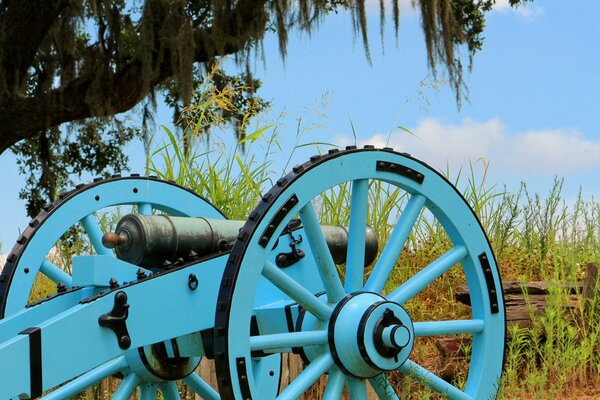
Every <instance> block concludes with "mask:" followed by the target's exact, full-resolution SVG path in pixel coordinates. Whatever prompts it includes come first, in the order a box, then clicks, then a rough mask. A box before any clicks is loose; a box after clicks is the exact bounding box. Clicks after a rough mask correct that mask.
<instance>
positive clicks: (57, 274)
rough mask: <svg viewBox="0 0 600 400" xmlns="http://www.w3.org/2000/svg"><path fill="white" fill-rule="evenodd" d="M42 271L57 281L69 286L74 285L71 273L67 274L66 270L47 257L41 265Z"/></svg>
mask: <svg viewBox="0 0 600 400" xmlns="http://www.w3.org/2000/svg"><path fill="white" fill-rule="evenodd" d="M40 272H41V273H42V274H44V275H46V276H47V277H48V278H49V279H50V280H52V281H54V282H55V283H58V282H62V283H64V284H65V286H66V287H68V288H70V287H72V286H73V278H71V275H69V274H67V273H66V272H65V271H63V270H62V269H61V268H59V267H58V266H57V265H55V264H53V263H51V262H50V261H48V259H46V258H44V261H43V262H42V265H41V266H40Z"/></svg>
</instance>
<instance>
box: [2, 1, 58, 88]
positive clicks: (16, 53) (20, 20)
mask: <svg viewBox="0 0 600 400" xmlns="http://www.w3.org/2000/svg"><path fill="white" fill-rule="evenodd" d="M69 4H70V0H27V1H23V0H5V1H4V4H3V5H4V7H3V8H2V9H0V32H1V33H0V49H2V51H0V71H1V72H2V73H1V74H0V76H2V78H3V81H4V82H2V83H1V84H0V88H3V89H4V90H6V91H8V93H10V94H17V93H19V90H21V89H22V88H23V85H24V83H25V79H26V77H27V69H28V68H29V67H30V66H31V64H32V62H33V60H34V58H35V54H36V52H37V50H38V48H39V46H40V43H41V42H42V40H43V39H44V37H45V36H46V35H47V34H48V31H49V29H50V28H51V27H52V25H53V24H54V23H55V22H56V20H57V18H58V16H59V15H60V13H61V12H63V11H64V10H65V9H66V8H67V7H68V6H69Z"/></svg>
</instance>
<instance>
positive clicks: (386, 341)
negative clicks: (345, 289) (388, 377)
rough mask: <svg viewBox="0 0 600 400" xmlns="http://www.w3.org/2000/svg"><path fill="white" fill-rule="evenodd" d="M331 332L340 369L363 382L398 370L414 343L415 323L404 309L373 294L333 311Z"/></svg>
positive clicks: (354, 297)
mask: <svg viewBox="0 0 600 400" xmlns="http://www.w3.org/2000/svg"><path fill="white" fill-rule="evenodd" d="M328 331H329V333H328V335H329V347H330V350H331V354H332V356H333V359H334V361H335V363H336V365H337V366H338V367H339V368H340V369H341V370H342V371H344V372H345V373H346V374H348V375H352V376H355V377H359V378H370V377H373V376H376V375H378V374H380V373H381V372H382V371H392V370H395V369H398V368H399V367H400V366H401V365H402V364H403V363H404V362H405V361H406V360H407V359H408V357H409V355H410V352H411V350H412V347H413V342H414V329H413V325H412V321H411V319H410V317H409V316H408V314H407V312H406V311H405V310H404V308H403V307H402V306H401V305H399V304H397V303H394V302H390V301H387V300H386V299H385V298H384V297H382V296H380V295H378V294H376V293H369V292H359V293H353V294H351V295H349V296H347V297H346V298H344V299H343V300H342V301H341V302H340V303H339V304H338V305H337V306H336V308H335V309H334V311H333V315H332V317H331V319H330V321H329V327H328Z"/></svg>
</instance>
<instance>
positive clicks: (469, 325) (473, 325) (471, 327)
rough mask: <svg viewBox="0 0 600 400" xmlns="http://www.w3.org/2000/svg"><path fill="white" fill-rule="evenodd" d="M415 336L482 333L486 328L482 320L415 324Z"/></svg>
mask: <svg viewBox="0 0 600 400" xmlns="http://www.w3.org/2000/svg"><path fill="white" fill-rule="evenodd" d="M414 328H415V336H439V335H461V334H474V333H481V332H483V329H484V328H485V322H484V321H483V320H482V319H464V320H450V321H430V322H415V323H414Z"/></svg>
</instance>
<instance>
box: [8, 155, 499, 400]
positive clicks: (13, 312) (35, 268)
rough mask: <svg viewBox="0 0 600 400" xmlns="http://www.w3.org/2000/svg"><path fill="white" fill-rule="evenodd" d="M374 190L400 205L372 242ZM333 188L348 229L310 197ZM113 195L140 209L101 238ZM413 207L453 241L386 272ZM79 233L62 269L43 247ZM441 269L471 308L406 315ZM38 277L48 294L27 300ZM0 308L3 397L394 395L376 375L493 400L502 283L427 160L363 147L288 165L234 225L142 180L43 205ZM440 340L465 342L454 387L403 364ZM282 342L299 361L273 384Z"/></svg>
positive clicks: (476, 232)
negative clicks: (343, 202) (459, 284)
mask: <svg viewBox="0 0 600 400" xmlns="http://www.w3.org/2000/svg"><path fill="white" fill-rule="evenodd" d="M375 183H383V184H386V185H390V186H391V187H394V188H399V189H400V190H401V191H402V192H403V193H405V195H406V196H407V198H408V200H407V202H406V204H405V205H404V207H403V208H402V210H401V212H399V217H398V220H397V221H394V223H393V224H394V226H393V229H392V232H391V234H390V236H389V239H388V240H387V242H385V243H378V242H377V238H376V236H374V232H373V231H372V229H370V228H369V227H368V226H367V214H368V213H377V212H378V210H377V209H374V207H372V206H370V203H369V187H370V185H373V184H375ZM341 185H346V186H344V187H349V188H351V189H350V190H349V193H350V194H351V198H350V200H349V204H350V211H349V212H350V217H349V225H348V226H347V227H325V226H323V227H322V226H320V224H319V220H318V217H317V213H316V211H315V203H318V202H319V201H321V195H322V194H323V193H325V192H328V191H334V192H335V191H336V190H338V189H339V188H340V187H341ZM336 188H337V189H336ZM120 205H133V206H134V209H135V211H136V213H135V214H133V215H130V216H125V217H124V218H123V219H122V220H121V222H120V223H119V226H118V227H117V229H116V231H115V232H103V231H102V229H101V224H100V223H99V222H98V219H97V218H98V213H97V211H99V210H102V209H106V208H108V207H114V206H120ZM425 211H426V212H427V213H428V215H429V217H428V218H430V219H431V220H432V223H433V220H435V221H437V222H436V223H439V225H440V226H441V227H442V228H443V230H444V231H445V232H446V234H447V236H448V239H449V243H450V246H449V250H448V251H447V252H445V253H444V254H443V255H442V256H441V257H439V258H437V259H436V260H435V261H433V262H432V263H431V264H429V265H427V266H426V267H424V268H422V269H420V270H419V271H418V272H416V273H415V274H414V275H412V276H411V277H409V278H408V279H406V280H404V281H403V282H395V281H394V279H392V278H391V277H392V272H393V270H394V269H395V268H400V267H399V266H398V260H399V257H400V255H401V252H402V251H411V250H410V245H409V244H407V240H408V238H409V235H410V233H411V230H412V229H413V226H414V225H415V223H416V222H417V220H418V218H419V216H420V215H421V214H422V213H423V212H425ZM369 215H371V214H369ZM77 227H80V229H82V230H83V232H85V234H86V237H87V240H86V243H87V245H88V246H89V248H90V251H89V254H88V255H79V256H75V257H73V258H72V260H71V262H70V265H69V267H68V268H65V267H64V266H63V267H59V266H57V265H56V264H55V263H53V261H52V260H53V259H52V257H51V254H50V253H51V249H52V248H53V246H54V245H55V244H56V243H57V242H58V241H59V240H60V239H61V237H63V236H64V234H65V233H66V232H68V231H69V230H70V229H75V228H77ZM446 272H453V273H463V274H464V278H465V281H466V284H467V285H468V288H469V294H470V297H471V310H470V317H468V318H465V319H458V320H456V319H448V320H431V319H427V318H423V317H422V316H421V317H420V318H419V319H418V320H417V319H416V318H415V316H414V315H412V316H411V312H410V311H409V309H408V308H406V304H407V302H410V301H411V299H414V298H415V297H416V296H417V295H418V294H419V293H421V292H422V291H423V290H424V289H426V288H427V287H428V286H429V285H431V284H432V283H433V282H434V281H435V280H436V279H438V278H439V277H440V276H442V275H443V274H444V273H446ZM40 277H41V278H40ZM39 279H46V280H47V279H49V280H51V281H53V282H54V283H56V291H55V292H53V293H50V294H49V295H44V296H43V297H42V298H36V299H35V301H32V300H31V299H32V298H33V297H34V296H33V294H32V291H33V290H34V287H35V283H36V280H39ZM432 301H435V299H432ZM0 318H1V319H0V398H1V399H27V398H40V397H41V398H42V399H45V400H50V399H52V400H54V399H68V398H70V397H72V396H74V395H76V394H77V393H79V392H81V391H83V390H85V389H86V388H88V387H90V386H92V385H94V384H96V383H97V382H99V381H100V380H102V379H104V378H107V377H110V376H114V377H116V378H115V379H117V380H118V381H119V385H118V388H117V389H116V391H115V392H114V394H113V398H114V399H121V400H122V399H129V398H130V397H131V396H132V395H133V394H134V393H135V394H137V395H138V396H139V398H140V399H143V400H149V399H157V398H159V396H161V397H160V398H162V399H165V400H178V399H180V394H179V392H178V382H179V381H183V382H184V383H185V384H186V385H187V386H188V387H189V388H191V389H192V390H193V391H194V392H195V393H196V394H198V395H199V396H200V397H202V398H205V399H213V400H214V399H296V398H299V397H302V395H303V393H305V392H306V391H307V390H308V389H309V388H310V387H311V386H312V385H313V384H314V383H315V382H317V381H320V380H322V381H323V382H324V386H323V387H324V389H323V392H322V398H324V399H339V398H342V396H348V397H349V398H350V399H366V398H367V387H368V386H370V387H371V389H369V390H372V391H373V392H375V395H376V396H377V397H378V398H380V399H399V398H406V397H405V396H404V393H402V390H401V388H399V387H395V385H394V384H393V383H392V380H391V379H390V377H391V376H392V375H394V374H395V375H397V374H400V375H403V376H405V377H407V379H409V380H412V381H414V382H417V383H420V384H422V385H424V386H425V387H427V388H429V389H430V390H431V391H432V392H433V393H439V394H440V395H442V396H446V397H447V398H450V399H472V400H479V399H491V398H494V397H495V395H496V392H497V390H498V386H499V379H500V377H501V373H502V366H503V358H504V339H505V311H504V301H503V297H502V290H501V282H500V276H499V273H498V268H497V265H496V262H495V259H494V255H493V253H492V249H491V247H490V244H489V242H488V240H487V238H486V235H485V233H484V231H483V229H482V226H481V224H480V223H479V221H478V220H477V218H476V216H475V214H474V212H473V211H472V210H471V208H470V207H469V206H468V204H467V203H466V201H465V200H464V198H463V197H462V196H461V195H460V193H459V192H458V191H457V190H456V189H455V188H454V187H453V186H452V185H451V184H450V183H449V182H448V181H447V180H446V179H445V178H444V177H443V176H442V175H440V174H439V173H438V172H436V171H435V170H433V169H432V168H430V167H429V166H427V165H426V164H424V163H423V162H421V161H419V160H416V159H414V158H412V157H411V156H409V155H408V154H400V153H397V152H394V151H393V150H392V149H389V148H384V149H375V148H373V147H372V146H365V148H360V149H357V148H356V147H354V146H350V147H347V148H346V149H345V150H335V149H334V150H331V151H329V152H328V153H327V154H324V155H318V156H314V157H311V159H310V161H308V162H306V163H304V164H301V165H298V166H296V167H294V168H293V170H292V172H290V173H289V174H287V175H285V176H284V177H283V178H281V179H279V180H278V181H277V183H276V184H275V186H274V187H273V188H272V189H271V190H269V191H268V192H267V193H266V194H265V195H264V196H263V197H262V200H261V201H260V204H258V205H257V207H256V209H255V210H254V211H253V212H252V213H251V214H250V215H249V216H248V219H247V220H246V221H229V220H227V219H226V218H225V216H224V215H223V214H222V213H221V212H220V211H219V210H217V209H216V208H215V207H214V206H212V205H211V204H210V203H208V202H207V201H206V200H204V199H203V198H201V197H199V196H197V195H196V194H194V193H193V192H191V191H189V190H187V189H185V188H182V187H179V186H177V185H175V184H174V183H172V182H165V181H161V180H158V179H156V178H153V177H148V178H146V177H140V176H136V175H132V176H130V177H120V176H114V177H113V178H109V179H105V180H102V179H98V180H95V181H94V182H93V183H90V184H88V185H79V186H78V187H76V188H75V190H73V191H71V192H68V193H66V194H64V195H63V196H61V198H60V199H59V200H57V201H56V202H54V203H52V204H49V205H47V206H45V207H44V209H43V211H42V212H41V214H40V215H38V216H37V217H36V218H34V219H33V220H32V221H31V222H30V223H29V226H28V227H27V229H26V230H25V231H24V233H23V234H22V236H20V237H19V239H18V240H17V243H16V244H15V246H14V248H13V249H12V251H11V252H10V254H9V255H8V258H7V262H6V265H5V266H4V268H3V269H2V271H1V273H0ZM436 336H439V337H447V336H458V337H466V338H469V339H470V340H471V345H470V351H469V358H470V360H469V365H468V374H467V376H466V379H465V382H464V384H453V383H449V382H446V381H445V380H443V379H442V378H440V377H439V376H438V375H436V373H435V371H432V370H430V369H427V368H425V367H424V366H423V365H421V364H420V363H419V362H418V361H415V359H414V357H412V356H414V355H415V354H416V352H417V350H416V349H418V346H419V344H420V343H422V341H424V340H428V338H431V337H436ZM292 353H293V354H297V355H299V356H300V358H301V359H302V363H303V368H302V369H301V372H300V373H299V374H298V375H297V376H295V377H294V378H293V379H290V380H289V382H282V381H281V375H282V358H283V357H287V355H286V354H292ZM203 357H206V358H210V359H214V362H215V373H216V381H217V383H218V390H216V389H214V388H213V387H212V386H210V385H209V384H208V383H207V382H206V381H205V380H204V379H203V378H202V377H201V376H200V375H199V374H198V373H197V372H196V371H197V367H198V365H199V363H200V360H201V359H202V358H203ZM344 398H346V397H344Z"/></svg>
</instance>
